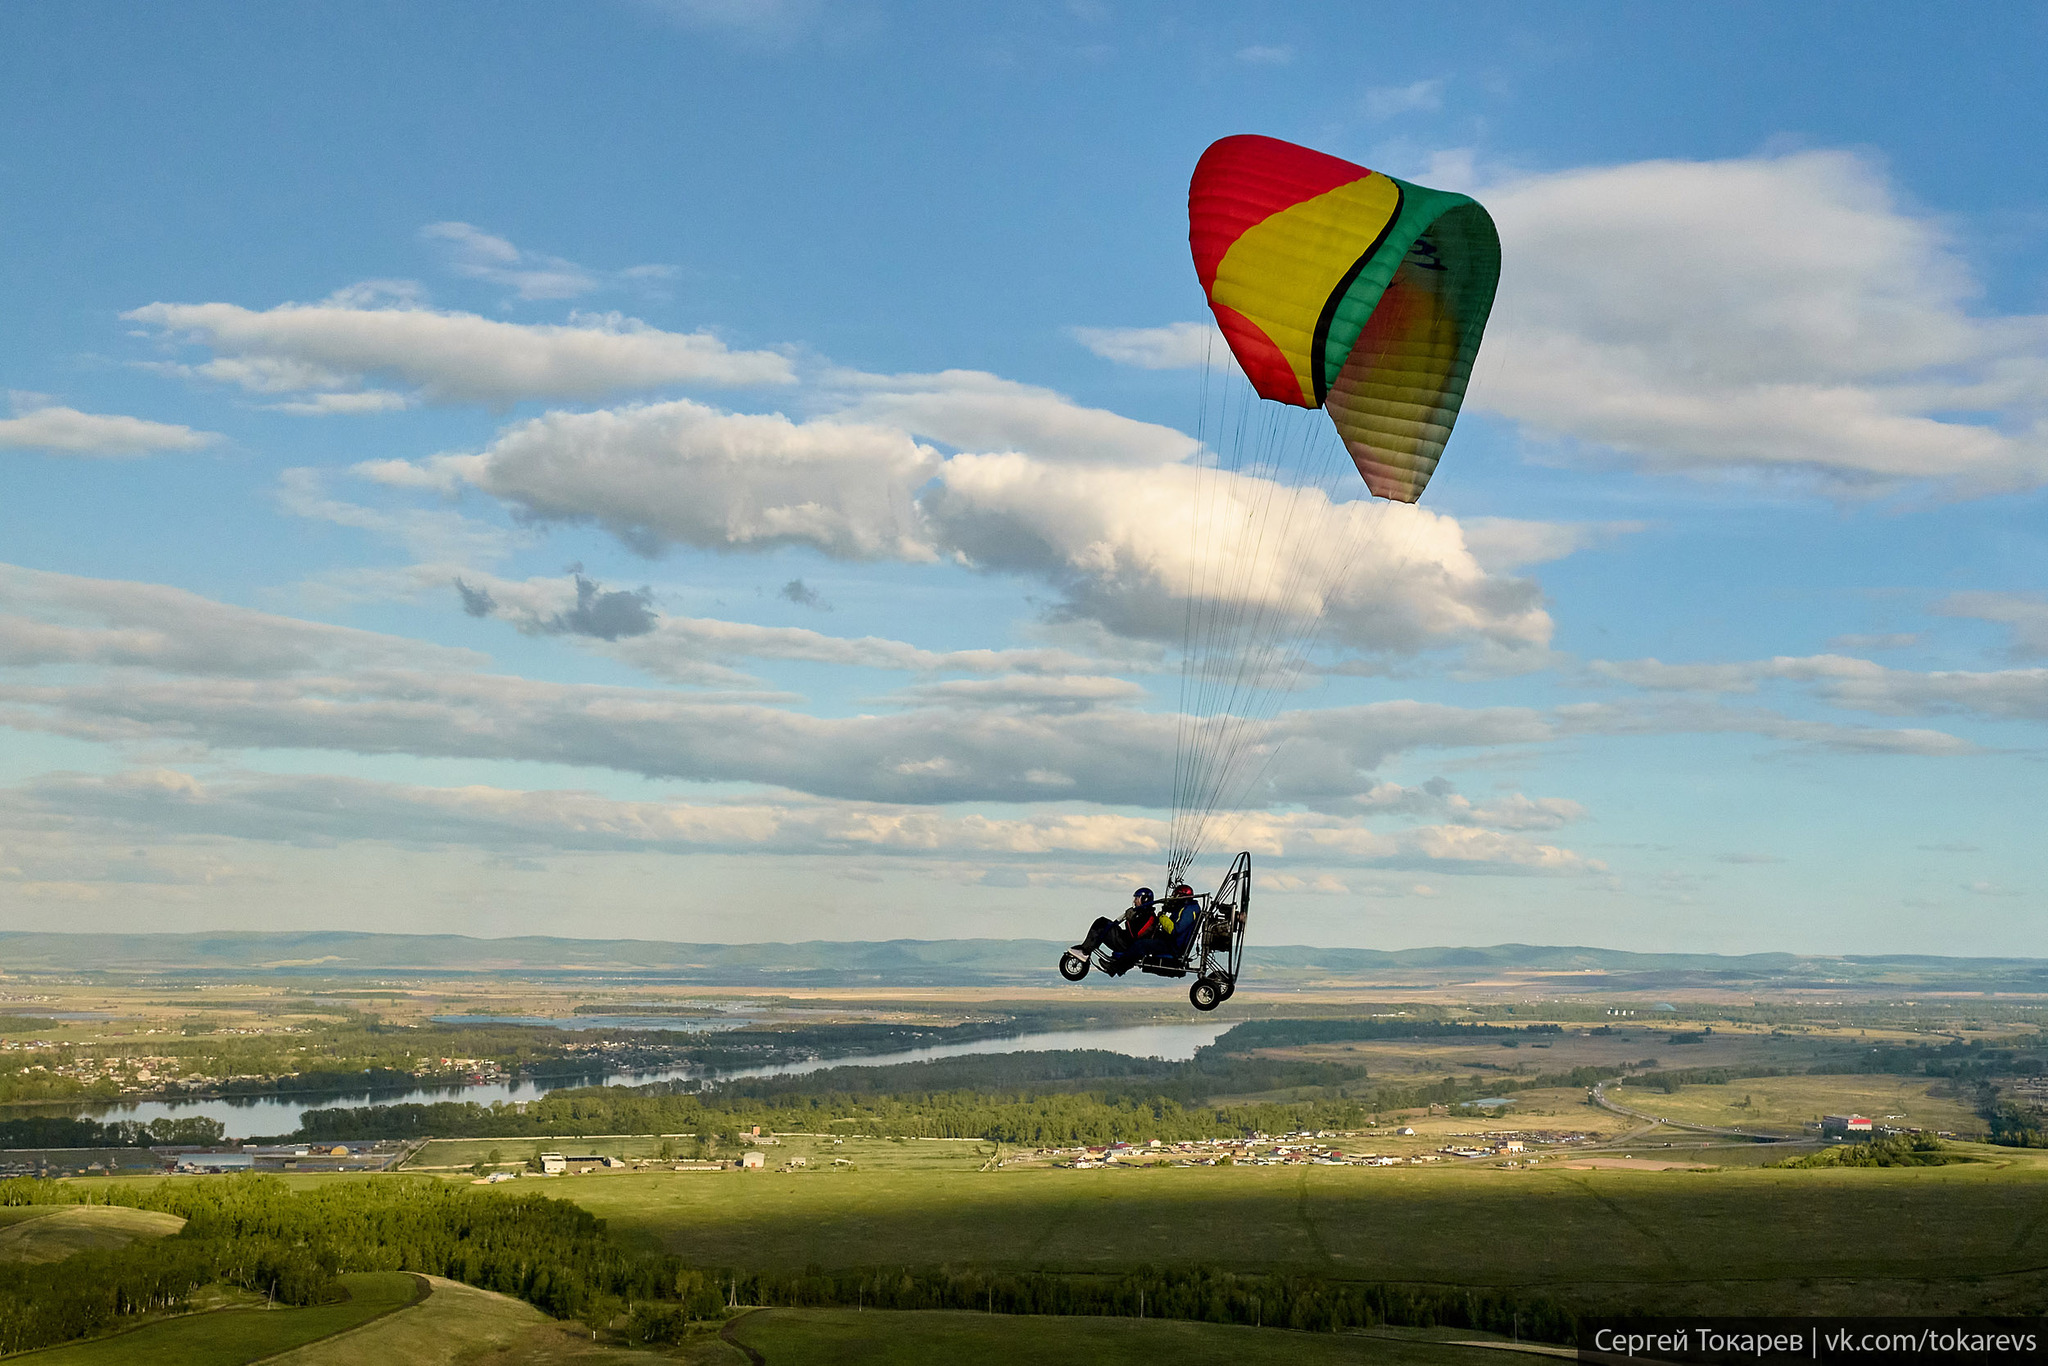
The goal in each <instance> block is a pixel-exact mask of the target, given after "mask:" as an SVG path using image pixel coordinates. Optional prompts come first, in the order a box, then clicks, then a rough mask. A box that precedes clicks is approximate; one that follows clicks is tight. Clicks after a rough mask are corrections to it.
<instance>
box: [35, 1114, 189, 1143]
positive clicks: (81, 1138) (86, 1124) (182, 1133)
mask: <svg viewBox="0 0 2048 1366" xmlns="http://www.w3.org/2000/svg"><path fill="white" fill-rule="evenodd" d="M225 1137H227V1126H226V1125H224V1124H222V1123H221V1122H220V1121H219V1120H217V1119H207V1118H204V1117H203V1116H198V1115H194V1116H190V1117H187V1118H181V1119H168V1118H166V1119H153V1120H151V1121H149V1123H147V1124H142V1123H139V1122H137V1121H135V1120H132V1119H119V1120H115V1121H114V1122H113V1123H111V1124H102V1123H100V1122H99V1121H97V1120H91V1119H60V1118H57V1117H56V1116H53V1115H32V1116H30V1117H28V1118H25V1119H0V1148H150V1147H160V1146H175V1145H185V1146H192V1147H203V1146H206V1145H209V1144H214V1143H218V1142H220V1141H221V1140H222V1139H224V1138H225Z"/></svg>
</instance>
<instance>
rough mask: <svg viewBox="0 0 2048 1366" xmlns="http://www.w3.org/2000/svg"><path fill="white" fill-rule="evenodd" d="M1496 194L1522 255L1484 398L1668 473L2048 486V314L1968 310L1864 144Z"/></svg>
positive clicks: (1945, 263)
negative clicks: (2047, 421) (2045, 420)
mask: <svg viewBox="0 0 2048 1366" xmlns="http://www.w3.org/2000/svg"><path fill="white" fill-rule="evenodd" d="M1481 197H1482V198H1483V199H1484V201H1485V203H1486V205H1487V207H1488V208H1489V209H1490V210H1491V211H1492V213H1493V215H1494V217H1495V219H1496V220H1497V221H1498V222H1499V224H1500V228H1501V236H1502V244H1503V246H1502V249H1503V252H1504V255H1505V257H1506V261H1507V264H1506V268H1505V269H1504V271H1503V274H1502V286H1501V295H1500V300H1499V304H1498V307H1497V309H1496V313H1495V317H1494V321H1493V323H1492V324H1491V326H1490V327H1489V329H1488V333H1487V341H1486V345H1485V350H1484V351H1482V354H1481V359H1480V363H1479V368H1478V371H1477V373H1476V375H1475V382H1474V385H1473V401H1474V402H1475V403H1476V404H1478V405H1481V406H1483V407H1486V408H1490V409H1493V410H1494V411H1497V412H1500V413H1503V414H1505V415H1507V416H1509V417H1511V418H1514V419H1517V420H1518V421H1521V422H1523V423H1525V424H1527V425H1528V426H1529V427H1531V428H1533V429H1535V430H1536V431H1538V432H1540V433H1544V434H1547V435H1549V436H1552V437H1555V438H1559V439H1562V440H1567V441H1571V442H1577V443H1583V444H1587V445H1593V446H1603V447H1607V448H1610V449H1612V450H1616V451H1620V452H1623V453H1626V454H1627V455H1629V456H1631V457H1633V458H1635V459H1637V460H1639V461H1641V462H1642V463H1643V464H1644V465H1645V466H1647V467H1649V468H1652V469H1658V470H1666V471H1673V472H1686V473H1705V472H1714V471H1727V470H1736V469H1746V470H1780V471H1795V472H1800V473H1804V474H1807V475H1818V476H1821V477H1823V478H1825V479H1828V480H1831V481H1835V482H1837V483H1840V484H1845V485H1848V484H1860V485H1864V486H1867V487H1871V488H1878V489H1884V488H1892V487H1896V486H1899V485H1903V484H1910V483H1915V482H1923V481H1924V482H1929V483H1935V484H1942V485H1947V486H1949V487H1950V488H1951V489H1952V490H1955V491H1958V492H1967V493H1978V492H1985V491H1991V490H1997V489H2006V488H2016V487H2029V486H2032V485H2035V484H2038V483H2040V482H2042V481H2043V480H2044V479H2048V429H2044V428H2043V427H2042V426H2041V415H2042V412H2043V409H2044V406H2048V320H2044V319H2042V318H2038V317H2002V318H2001V317H1980V316H1975V315H1973V314H1972V313H1970V312H1969V311H1968V308H1967V305H1968V304H1969V302H1970V301H1971V299H1972V297H1973V296H1974V294H1975V293H1976V285H1975V283H1974V281H1973V280H1972V279H1971V276H1970V272H1969V270H1968V268H1967V267H1966V265H1965V264H1964V262H1963V261H1962V259H1961V257H1960V256H1959V255H1958V254H1957V253H1956V251H1955V249H1954V247H1953V245H1952V243H1951V242H1950V240H1949V238H1948V236H1947V234H1946V233H1945V232H1944V231H1943V230H1942V229H1941V228H1940V227H1939V226H1938V225H1936V224H1934V223H1932V222H1930V221H1928V220H1926V219H1923V218H1917V217H1913V216H1911V215H1909V214H1907V213H1905V212H1904V211H1902V210H1901V209H1900V207H1899V206H1898V204H1897V202H1896V199H1895V196H1894V195H1893V193H1892V190H1891V188H1890V186H1889V185H1888V183H1887V182H1886V179H1885V177H1884V175H1883V173H1882V171H1881V170H1880V169H1879V168H1878V167H1876V166H1875V165H1873V164H1872V163H1870V162H1869V161H1867V160H1865V159H1863V158H1861V157H1858V156H1855V155H1852V154H1849V153H1844V152H1803V153H1798V154H1794V155H1788V156H1770V157H1752V158H1744V159H1740V160H1732V161H1719V162H1678V161H1657V162H1642V163H1636V164H1632V165H1625V166H1616V167H1608V168H1596V169H1590V170H1575V171H1566V172H1561V173H1557V174H1552V175H1543V176H1535V177H1529V178H1526V179H1521V180H1513V181H1509V182H1507V183H1504V184H1500V185H1496V186H1494V187H1493V188H1491V189H1490V190H1486V191H1484V192H1483V193H1482V196H1481ZM1973 410H1974V411H1976V412H1980V413H1986V414H1988V415H1989V416H1986V417H1968V416H1956V415H1955V414H1957V413H1959V412H1969V411H1973Z"/></svg>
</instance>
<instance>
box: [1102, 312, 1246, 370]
mask: <svg viewBox="0 0 2048 1366" xmlns="http://www.w3.org/2000/svg"><path fill="white" fill-rule="evenodd" d="M1071 331H1072V334H1073V337H1074V340H1076V341H1078V342H1080V343H1081V345H1083V346H1085V347H1087V348H1088V349H1089V350H1090V351H1093V352H1094V353H1095V354H1096V355H1098V356H1100V357H1102V358H1103V359H1104V360H1113V361H1115V362H1116V363H1117V364H1119V365H1135V366H1137V367H1138V368H1139V369H1141V370H1199V369H1200V368H1202V367H1203V366H1204V365H1219V366H1221V365H1230V364H1233V362H1232V361H1231V359H1230V347H1229V346H1228V345H1227V344H1226V343H1225V342H1224V340H1223V334H1222V333H1221V332H1219V331H1217V330H1216V325H1215V324H1214V323H1208V322H1200V323H1168V324H1166V326H1164V327H1076V328H1073V329H1071Z"/></svg>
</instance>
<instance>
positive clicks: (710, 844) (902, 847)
mask: <svg viewBox="0 0 2048 1366" xmlns="http://www.w3.org/2000/svg"><path fill="white" fill-rule="evenodd" d="M53 819H54V820H59V821H61V822H62V823H63V827H64V828H65V830H66V832H67V833H68V834H69V835H71V836H72V837H73V841H74V843H75V844H88V843H89V842H90V841H93V840H98V841H101V842H104V843H105V844H108V845H112V846H119V845H124V844H133V843H135V842H137V841H140V840H155V841H158V842H159V848H158V850H153V851H150V852H151V853H154V854H155V855H156V857H155V859H154V860H153V861H154V862H156V863H157V864H159V865H164V864H173V863H175V862H176V859H175V849H176V845H177V844H178V843H179V842H191V841H195V840H205V839H214V840H219V839H234V840H251V841H260V842H268V843H279V844H296V845H308V844H311V845H321V846H326V845H333V844H338V843H351V842H359V841H375V842H379V843H386V844H393V845H401V846H406V847H413V848H430V849H431V848H471V849H477V850H481V851H487V852H488V851H496V852H502V853H518V854H532V853H543V854H556V853H569V852H591V853H610V852H627V851H635V850H647V851H655V852H671V853H694V852H703V851H728V852H748V853H775V854H784V855H817V854H823V855H835V856H840V857H844V856H846V855H849V854H863V855H868V856H871V857H884V858H896V859H916V860H930V859H941V860H946V859H955V858H960V857H963V856H978V857H980V858H982V859H983V860H984V863H985V865H986V863H987V862H990V861H993V862H996V863H1000V864H1004V865H1009V866H1015V865H1016V863H1018V862H1019V861H1022V862H1023V864H1024V866H1026V867H1029V866H1030V864H1031V862H1032V861H1035V860H1052V859H1057V860H1059V861H1060V863H1061V865H1062V871H1063V872H1064V871H1065V870H1067V869H1071V868H1072V867H1073V866H1074V865H1075V863H1076V862H1077V861H1078V863H1079V868H1080V873H1079V875H1080V876H1081V877H1083V878H1088V877H1092V876H1094V873H1093V871H1092V869H1091V867H1090V865H1091V864H1096V863H1099V862H1100V861H1107V860H1114V861H1116V862H1118V863H1127V862H1129V861H1130V860H1133V859H1147V860H1149V859H1153V858H1157V857H1159V856H1160V855H1161V854H1162V853H1163V852H1164V849H1165V839H1166V836H1167V829H1166V823H1165V822H1164V821H1161V820H1158V819H1154V818H1150V817H1144V816H1130V815H1123V814H1118V813H1114V812H1078V813H1077V812H1042V813H1034V814H1031V815H1027V816H1022V817H992V816H987V815H981V814H975V813H955V812H945V811H933V810H929V809H922V808H917V807H909V806H902V805H892V804H888V803H876V802H836V801H814V800H806V799H802V798H788V797H785V798H778V799H774V800H762V799H759V798H740V799H736V800H732V801H726V802H715V803H693V802H686V801H678V800H669V801H621V800H617V799H613V798H607V797H603V796H600V795H598V794H596V793H592V792H580V791H559V790H556V791H548V790H540V791H528V790H519V789H507V788H499V787H488V786H481V785H473V786H466V787H422V786H413V785H406V784H399V783H388V782H375V781H368V780H363V779H356V778H344V777H339V776H334V775H325V774H289V775H280V774H261V773H238V774H230V775H226V776H224V777H221V778H214V779H208V780H204V781H202V780H200V779H198V778H195V777H193V776H192V775H190V774H188V773H184V772H180V771H178V770H175V769H141V770H129V771H126V772H122V773H118V774H114V775H110V776H98V775H85V774H70V773H57V774H47V775H44V776H43V777H41V778H38V779H35V780H33V781H31V782H29V783H26V784H23V785H21V786H18V787H14V788H6V789H0V831H7V830H22V829H34V828H36V827H38V826H40V827H42V828H44V829H48V828H49V826H50V824H51V823H52V821H53ZM1239 833H1241V834H1242V835H1243V837H1244V838H1243V843H1244V845H1245V847H1248V848H1250V849H1252V850H1253V851H1254V852H1255V853H1257V854H1258V855H1260V857H1261V858H1263V859H1283V860H1284V859H1290V858H1291V859H1293V860H1295V861H1296V865H1297V866H1299V865H1300V864H1301V863H1303V862H1306V863H1308V864H1310V865H1318V864H1320V865H1329V864H1337V865H1340V866H1352V867H1359V866H1364V867H1396V868H1410V869H1413V868H1427V869H1428V870H1429V871H1432V872H1436V873H1447V874H1453V875H1456V874H1474V873H1476V874H1507V875H1526V874H1531V873H1535V874H1552V875H1555V874H1582V873H1590V872H1598V871H1601V870H1602V865H1601V864H1599V863H1598V862H1597V861H1595V860H1591V859H1586V858H1584V857H1583V856H1581V855H1578V854H1576V853H1573V852H1572V851H1570V850H1566V849H1560V848H1557V847H1556V846H1550V845H1540V844H1534V843H1531V842H1529V841H1526V840H1523V839H1521V838H1519V837H1517V836H1513V835H1506V834H1501V833H1499V832H1493V831H1483V830H1474V829H1471V828H1469V827H1444V826H1436V827H1427V826H1426V827H1417V828H1412V829H1407V830H1399V831H1394V832H1391V833H1385V834H1382V833H1379V832H1375V831H1371V830H1365V829H1362V828H1360V827H1357V826H1356V825H1355V824H1347V823H1343V822H1339V821H1336V820H1333V819H1332V818H1329V817H1326V816H1317V815H1314V814H1300V813H1297V814H1290V815H1277V816H1259V817H1255V818H1253V819H1252V820H1251V821H1249V822H1247V823H1246V825H1245V826H1244V827H1243V828H1242V829H1241V831H1240V832H1239ZM166 846H168V848H169V850H170V851H171V852H172V857H168V858H167V857H165V855H164V852H163V850H164V849H165V847H166ZM50 852H55V851H54V850H52V851H50ZM1271 867H1272V865H1270V864H1269V865H1268V868H1269V871H1268V872H1267V873H1266V874H1264V875H1262V876H1263V877H1264V879H1265V880H1266V881H1267V885H1269V886H1270V887H1272V888H1275V889H1279V890H1287V889H1290V887H1296V886H1298V887H1301V888H1303V889H1319V890H1331V888H1330V886H1329V885H1328V883H1329V882H1330V881H1332V879H1331V877H1330V875H1329V874H1328V873H1317V872H1315V871H1313V867H1311V868H1310V869H1309V870H1308V871H1306V872H1305V873H1304V874H1290V873H1285V872H1276V871H1270V870H1271ZM102 876H104V873H102ZM1118 876H1125V874H1123V873H1121V872H1119V873H1118ZM1318 884H1322V885H1320V887H1319V886H1318Z"/></svg>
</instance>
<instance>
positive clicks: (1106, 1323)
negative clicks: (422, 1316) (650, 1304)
mask: <svg viewBox="0 0 2048 1366" xmlns="http://www.w3.org/2000/svg"><path fill="white" fill-rule="evenodd" d="M733 1336H734V1337H735V1338H737V1339H738V1340H739V1341H741V1342H743V1343H745V1344H746V1345H747V1346H749V1347H752V1348H753V1349H754V1350H755V1351H757V1352H759V1353H761V1355H762V1356H764V1357H766V1358H767V1359H768V1360H769V1361H770V1362H772V1363H774V1366H958V1363H960V1362H963V1361H972V1362H978V1363H983V1366H1010V1364H1011V1363H1019V1366H1023V1364H1024V1363H1031V1364H1033V1366H1035V1363H1039V1362H1054V1361H1056V1362H1060V1363H1062V1364H1063V1366H1152V1364H1153V1363H1156V1362H1161V1361H1171V1362H1174V1363H1175V1364H1176V1366H1241V1364H1242V1363H1244V1362H1247V1361H1285V1362H1289V1363H1297V1364H1298V1366H1336V1363H1340V1362H1341V1363H1347V1364H1348V1363H1371V1364H1372V1366H1409V1363H1415V1364H1416V1366H1422V1364H1423V1363H1430V1366H1436V1364H1437V1363H1445V1364H1447V1366H1449V1364H1454V1363H1460V1362H1464V1363H1470V1366H1500V1363H1501V1362H1502V1361H1510V1362H1511V1361H1514V1360H1516V1359H1517V1358H1513V1357H1507V1358H1503V1357H1502V1355H1501V1354H1500V1353H1499V1352H1498V1351H1489V1350H1487V1349H1484V1348H1478V1347H1461V1346H1457V1345H1455V1344H1454V1343H1453V1342H1449V1341H1444V1340H1435V1341H1432V1340H1429V1339H1426V1338H1424V1337H1421V1336H1420V1335H1394V1334H1386V1335H1372V1336H1366V1335H1362V1334H1361V1335H1354V1334H1345V1335H1341V1336H1340V1335H1338V1334H1335V1333H1286V1332H1280V1331H1278V1330H1276V1329H1271V1328H1264V1329H1261V1328H1235V1327H1230V1326H1228V1325H1224V1324H1211V1323H1171V1322H1164V1321H1161V1320H1158V1319H1149V1320H1138V1319H1097V1318H1057V1319H1056V1318H1036V1317H1011V1316H1008V1315H997V1316H994V1317H991V1316H989V1315H986V1314H963V1313H937V1312H929V1313H874V1312H871V1313H866V1314H861V1313H856V1312H855V1311H853V1310H851V1309H763V1310H760V1311H759V1312H757V1313H753V1314H749V1315H747V1316H746V1317H745V1318H742V1319H740V1320H738V1321H737V1322H736V1323H735V1324H734V1325H733ZM1455 1336H1456V1337H1461V1338H1483V1337H1485V1336H1486V1335H1485V1334H1473V1333H1469V1332H1460V1333H1458V1334H1456V1335H1455ZM690 1359H691V1360H692V1361H694V1362H701V1363H703V1364H704V1366H711V1363H714V1362H725V1361H730V1362H732V1363H733V1364H734V1366H740V1363H741V1362H742V1360H743V1358H742V1357H741V1355H740V1353H738V1352H733V1351H731V1349H729V1348H727V1349H725V1351H724V1352H723V1353H722V1354H721V1353H719V1352H718V1350H717V1348H716V1347H713V1346H711V1345H709V1344H707V1345H706V1346H705V1347H702V1348H699V1349H697V1350H696V1351H694V1352H692V1353H691V1354H690ZM1522 1359H1524V1360H1526V1358H1522Z"/></svg>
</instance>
